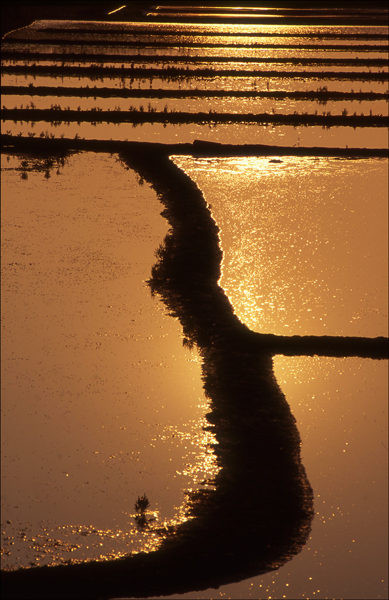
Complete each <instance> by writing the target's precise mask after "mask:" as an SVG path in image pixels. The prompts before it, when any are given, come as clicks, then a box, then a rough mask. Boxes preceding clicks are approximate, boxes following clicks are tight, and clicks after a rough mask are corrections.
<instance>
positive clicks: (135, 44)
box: [6, 32, 389, 52]
mask: <svg viewBox="0 0 389 600" xmlns="http://www.w3.org/2000/svg"><path fill="white" fill-rule="evenodd" d="M75 33H76V32H75ZM174 37H177V36H174ZM217 37H218V36H217V35H215V38H217ZM247 37H249V36H247ZM6 41H7V42H11V43H12V44H39V45H50V46H52V45H56V44H61V45H65V46H80V45H83V46H86V45H87V46H108V47H109V46H123V47H124V48H175V47H177V46H179V47H180V48H266V49H270V50H272V49H274V48H287V49H289V48H295V49H298V50H347V51H348V52H352V51H358V52H364V51H365V52H388V50H389V46H388V45H383V44H353V45H352V46H350V44H336V45H334V44H307V43H304V44H290V43H287V42H285V43H284V44H282V43H275V44H269V43H267V44H264V43H258V42H250V44H248V43H247V42H218V41H215V42H212V41H207V42H189V41H186V40H180V39H179V38H178V39H177V40H176V41H164V42H162V41H154V40H151V39H150V40H148V41H143V40H136V39H135V40H125V41H122V40H117V39H111V40H110V39H105V40H104V39H103V40H96V39H93V38H92V39H90V40H88V39H82V38H79V39H69V38H61V37H58V38H50V39H49V38H43V37H42V38H38V37H34V38H33V37H28V36H23V37H21V34H18V37H12V38H11V37H8V38H6Z"/></svg>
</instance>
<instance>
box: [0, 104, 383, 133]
mask: <svg viewBox="0 0 389 600" xmlns="http://www.w3.org/2000/svg"><path fill="white" fill-rule="evenodd" d="M2 119H4V120H8V121H15V122H16V121H29V122H51V123H82V122H84V123H85V122H87V123H134V124H140V123H165V124H172V125H179V124H188V123H200V124H218V123H258V124H262V125H268V124H272V125H291V126H294V127H298V126H308V125H310V126H315V125H316V126H321V127H324V128H329V127H388V126H389V118H388V117H386V116H382V115H374V116H365V115H357V114H355V115H350V116H343V115H331V114H330V113H326V114H325V115H315V114H269V113H261V114H253V113H247V114H244V113H217V112H208V113H202V112H192V113H190V112H173V111H167V110H166V111H160V112H156V111H155V112H153V111H141V110H122V111H115V110H100V109H95V110H81V109H80V110H66V109H63V110H62V109H37V108H28V109H24V108H3V109H2Z"/></svg>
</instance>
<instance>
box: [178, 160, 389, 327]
mask: <svg viewBox="0 0 389 600" xmlns="http://www.w3.org/2000/svg"><path fill="white" fill-rule="evenodd" d="M174 160H175V162H176V164H178V165H179V166H180V167H181V168H183V169H184V170H185V172H187V173H188V174H189V175H190V176H191V177H192V178H193V179H194V180H195V181H196V183H197V184H198V185H199V187H200V189H201V190H202V191H203V193H204V195H205V198H206V199H207V201H208V202H209V203H210V204H211V205H212V212H213V215H214V218H215V219H216V222H217V223H218V225H219V226H220V228H221V232H220V236H221V244H222V247H223V251H224V259H223V276H222V278H221V280H220V284H221V285H222V286H223V288H224V289H225V291H226V292H227V294H228V296H229V298H230V301H231V302H232V304H233V307H234V309H235V312H236V313H237V314H238V316H239V317H240V318H241V319H242V320H243V321H244V322H245V323H246V324H247V325H248V326H249V327H251V328H252V329H255V330H256V331H260V332H263V333H276V334H286V335H294V334H300V335H304V334H312V335H323V334H327V335H362V336H376V335H385V333H386V328H387V255H388V254H387V236H388V231H387V222H388V220H387V162H386V161H385V160H383V159H369V160H362V159H361V160H355V161H350V160H338V159H331V158H325V159H324V158H317V159H315V158H298V157H280V158H279V159H278V158H276V157H274V158H273V159H272V158H269V157H266V158H219V159H217V158H215V159H212V158H209V159H206V158H204V159H194V158H190V157H175V158H174ZM373 198H374V200H373ZM372 202H373V203H374V204H373V206H372Z"/></svg>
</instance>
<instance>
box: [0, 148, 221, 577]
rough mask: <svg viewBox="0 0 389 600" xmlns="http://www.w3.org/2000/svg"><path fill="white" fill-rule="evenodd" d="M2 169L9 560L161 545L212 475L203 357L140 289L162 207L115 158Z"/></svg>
mask: <svg viewBox="0 0 389 600" xmlns="http://www.w3.org/2000/svg"><path fill="white" fill-rule="evenodd" d="M2 167H3V172H2V184H3V185H2V202H3V204H2V297H1V300H2V426H3V428H4V432H3V436H2V483H3V486H2V514H3V522H2V539H3V543H2V553H3V554H2V564H3V567H4V568H11V569H12V568H16V567H17V566H28V565H29V564H57V563H59V562H64V561H66V560H70V559H71V560H90V559H93V558H99V559H108V558H110V557H113V556H122V555H124V554H127V553H129V552H131V551H133V552H139V551H141V550H152V549H154V548H156V547H157V546H158V544H159V543H160V541H161V540H162V539H163V537H164V536H165V535H166V527H168V526H169V527H170V526H172V525H176V524H178V523H179V522H182V521H183V520H185V519H187V518H188V517H187V515H186V513H185V490H190V489H196V488H197V487H198V486H200V485H203V481H204V480H210V479H212V477H213V476H214V474H215V469H217V467H216V466H215V464H214V458H213V455H212V444H213V443H215V442H214V440H213V438H212V436H211V434H210V433H209V432H202V431H201V427H202V425H203V424H204V422H205V421H204V414H205V412H207V411H208V410H209V408H208V403H207V401H206V400H205V398H204V394H203V390H202V384H201V367H200V359H199V356H198V355H197V353H196V351H194V350H192V351H189V350H188V349H185V348H183V345H182V331H181V326H180V324H179V323H178V322H177V320H175V319H172V318H171V317H170V316H168V315H167V314H166V311H165V309H164V307H163V305H162V304H161V303H160V302H159V301H158V300H157V299H154V298H152V297H151V294H150V291H149V289H148V288H147V286H146V285H145V280H146V279H147V278H148V277H149V276H150V272H151V267H152V265H153V264H154V262H155V255H154V252H155V249H156V248H157V247H158V245H159V244H160V243H161V241H162V240H163V237H164V235H165V234H166V231H167V225H166V222H165V220H164V219H163V218H162V217H161V216H160V212H161V205H160V203H159V201H158V199H157V198H156V196H155V193H154V192H153V190H152V189H151V188H150V187H149V186H148V185H146V184H143V185H142V186H140V185H139V182H137V178H136V176H135V174H134V173H133V172H132V171H126V170H125V169H124V168H123V165H121V164H120V163H119V164H118V161H117V160H115V158H114V157H112V156H109V155H105V154H101V155H96V154H92V153H79V154H77V155H76V156H70V157H67V158H64V159H61V158H60V159H56V160H54V159H53V160H50V159H38V158H35V159H34V158H32V157H25V156H17V157H15V156H10V155H6V156H4V157H3V163H2ZM91 169H92V170H93V172H94V173H95V174H97V173H98V174H99V176H100V179H99V178H98V177H97V176H96V177H95V178H92V179H91V177H90V172H91ZM142 493H147V495H148V497H149V499H150V510H151V512H150V513H149V514H150V516H153V517H155V521H154V522H153V524H152V525H151V526H150V528H148V529H147V530H144V531H139V530H138V529H137V528H136V527H135V521H134V513H133V506H134V502H135V500H136V497H137V495H139V494H142Z"/></svg>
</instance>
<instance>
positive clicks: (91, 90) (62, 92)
mask: <svg viewBox="0 0 389 600" xmlns="http://www.w3.org/2000/svg"><path fill="white" fill-rule="evenodd" d="M1 93H2V95H3V96H5V95H17V96H79V97H93V98H213V97H214V98H227V97H228V98H234V97H236V98H276V99H279V100H283V99H286V98H292V99H294V100H318V101H319V102H320V103H321V104H325V103H326V102H328V101H330V100H331V101H338V100H356V101H362V100H370V101H374V100H388V99H389V94H387V93H384V92H382V93H381V92H336V91H330V90H328V91H321V90H317V91H314V90H312V91H305V92H304V91H301V92H300V91H282V90H275V91H256V90H246V91H245V90H195V89H194V90H189V89H187V90H181V89H175V90H164V89H125V88H105V87H92V86H91V87H89V86H88V87H62V86H58V87H54V86H36V87H35V86H33V85H32V84H31V85H30V86H27V87H26V86H16V85H3V86H2V88H1Z"/></svg>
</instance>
